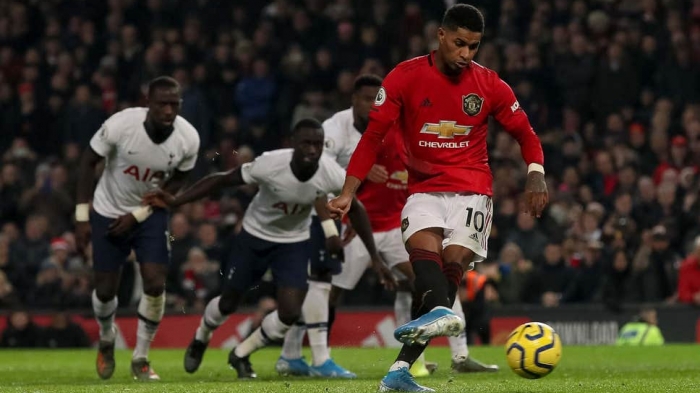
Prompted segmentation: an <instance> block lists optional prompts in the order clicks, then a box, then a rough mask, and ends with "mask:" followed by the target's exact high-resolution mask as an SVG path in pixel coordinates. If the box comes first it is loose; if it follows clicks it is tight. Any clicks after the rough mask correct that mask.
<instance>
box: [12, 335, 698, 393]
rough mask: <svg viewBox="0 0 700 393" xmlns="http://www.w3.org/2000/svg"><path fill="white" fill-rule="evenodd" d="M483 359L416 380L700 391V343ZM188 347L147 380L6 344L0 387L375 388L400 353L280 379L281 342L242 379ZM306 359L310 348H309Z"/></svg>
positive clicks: (538, 390) (366, 355)
mask: <svg viewBox="0 0 700 393" xmlns="http://www.w3.org/2000/svg"><path fill="white" fill-rule="evenodd" d="M471 351H472V354H473V355H474V356H475V357H477V358H478V359H480V360H483V361H486V362H494V363H497V364H498V365H500V366H501V371H499V372H498V373H495V374H458V375H456V374H452V373H451V372H450V370H449V350H448V349H447V348H429V349H428V351H427V353H426V355H427V358H428V360H431V361H437V362H438V363H439V364H440V367H439V369H438V371H437V372H436V373H435V375H433V376H431V377H429V378H422V379H419V382H420V383H422V384H424V385H426V386H428V387H432V388H434V389H435V390H436V391H437V392H454V393H457V392H459V393H467V392H469V393H472V392H473V393H482V392H483V393H486V392H489V393H491V392H504V393H505V392H508V393H526V392H532V393H547V392H552V393H564V392H567V393H568V392H576V393H579V392H581V393H583V392H601V393H602V392H605V393H608V392H654V393H659V392H674V393H676V392H693V391H695V392H697V391H700V347H698V346H696V345H683V346H680V345H672V346H665V347H659V348H616V347H564V350H563V355H562V361H561V363H560V364H559V367H558V368H557V369H556V370H554V372H553V373H552V374H551V375H549V376H547V377H546V378H544V379H540V380H526V379H522V378H520V377H518V376H517V375H515V374H514V373H513V372H511V371H510V369H507V366H506V364H505V354H504V350H503V348H501V347H474V348H472V349H471ZM183 353H184V351H183V350H156V351H152V352H151V361H152V364H153V366H154V368H155V370H156V371H157V372H158V373H159V375H160V376H161V378H162V381H160V382H152V383H142V382H135V381H133V380H131V378H130V376H129V360H130V352H128V351H120V352H118V353H117V370H116V372H115V374H114V376H113V377H112V379H111V380H109V381H102V380H100V379H99V378H98V377H97V375H96V374H95V371H94V360H95V352H94V350H71V351H62V350H52V351H46V350H2V351H0V392H3V393H4V392H28V393H43V392H71V393H72V392H109V393H116V392H129V393H138V392H163V393H175V392H186V393H204V392H216V393H220V392H256V393H257V392H274V393H278V392H279V393H307V392H308V393H312V392H318V393H354V392H375V391H376V390H377V386H378V383H379V380H380V379H381V378H382V376H383V375H384V373H385V371H386V369H387V367H388V366H389V365H390V364H391V363H392V361H393V359H394V357H395V356H396V353H397V350H396V349H341V348H335V349H333V352H332V354H333V357H334V358H335V359H336V361H337V362H338V363H339V364H342V365H344V366H346V367H347V368H349V369H350V370H352V371H354V372H356V373H357V374H358V376H359V378H358V379H356V380H352V381H346V380H320V379H311V378H292V377H289V378H282V377H279V376H278V375H277V374H276V373H275V372H274V362H275V360H276V359H277V357H278V356H279V349H278V348H270V349H265V350H263V351H260V352H259V353H256V354H255V355H253V356H252V357H251V360H252V363H253V367H254V369H255V371H256V372H257V373H258V376H259V377H258V378H259V379H258V380H256V381H237V380H236V376H235V372H234V371H232V370H230V369H229V368H228V367H227V366H226V358H227V354H228V352H226V351H221V350H210V351H208V352H207V354H206V356H205V359H204V363H203V364H202V367H201V368H200V370H199V372H197V373H196V374H194V375H189V374H187V373H185V372H184V370H183V368H182V356H183ZM305 354H306V355H307V358H308V355H309V354H308V350H307V349H305Z"/></svg>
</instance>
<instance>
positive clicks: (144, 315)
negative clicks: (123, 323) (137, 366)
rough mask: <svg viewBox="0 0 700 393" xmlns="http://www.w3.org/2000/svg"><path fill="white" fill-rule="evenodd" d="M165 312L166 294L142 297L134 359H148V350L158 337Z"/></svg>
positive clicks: (144, 295)
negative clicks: (157, 333) (159, 326)
mask: <svg viewBox="0 0 700 393" xmlns="http://www.w3.org/2000/svg"><path fill="white" fill-rule="evenodd" d="M164 311H165V292H163V293H161V294H160V296H148V295H146V294H145V293H144V294H143V296H141V301H139V308H138V317H139V322H138V327H137V329H136V347H134V354H133V355H132V359H148V350H149V348H150V347H151V342H152V341H153V337H155V336H156V332H157V331H158V325H159V324H160V320H161V319H163V312H164Z"/></svg>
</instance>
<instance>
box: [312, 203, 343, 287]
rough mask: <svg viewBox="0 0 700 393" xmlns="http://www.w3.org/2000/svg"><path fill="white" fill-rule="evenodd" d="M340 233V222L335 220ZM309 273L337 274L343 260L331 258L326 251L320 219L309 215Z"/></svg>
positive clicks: (341, 267)
mask: <svg viewBox="0 0 700 393" xmlns="http://www.w3.org/2000/svg"><path fill="white" fill-rule="evenodd" d="M335 225H336V226H337V227H338V233H340V222H338V221H336V222H335ZM310 229H311V252H312V253H313V255H311V274H315V275H322V274H326V273H330V274H332V275H336V274H339V273H340V272H341V271H342V270H343V261H341V260H340V259H339V258H331V256H330V254H328V253H327V252H326V234H325V233H323V227H322V226H321V219H319V218H318V216H313V217H311V228H310Z"/></svg>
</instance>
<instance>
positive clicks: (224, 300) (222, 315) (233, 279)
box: [184, 229, 270, 378]
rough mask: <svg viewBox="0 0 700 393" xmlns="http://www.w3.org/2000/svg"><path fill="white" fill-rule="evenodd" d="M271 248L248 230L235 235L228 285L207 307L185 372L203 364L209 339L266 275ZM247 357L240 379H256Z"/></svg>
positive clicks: (185, 362)
mask: <svg viewBox="0 0 700 393" xmlns="http://www.w3.org/2000/svg"><path fill="white" fill-rule="evenodd" d="M269 247H270V243H269V242H266V241H264V240H261V239H258V238H256V237H254V236H252V235H251V234H249V233H248V232H246V230H245V229H244V230H242V231H241V233H240V234H239V235H238V236H237V237H236V238H235V240H234V244H233V248H232V250H231V254H230V257H229V260H228V262H227V265H226V269H225V270H224V272H225V276H224V284H223V289H222V292H221V295H219V296H217V297H215V298H213V299H212V300H210V301H209V303H208V304H207V306H206V308H205V309H204V315H202V319H201V320H200V323H199V327H198V328H197V331H196V332H195V335H194V338H193V339H192V341H191V342H190V345H189V346H188V347H187V350H186V351H185V360H184V366H185V371H187V372H188V373H194V372H195V371H197V370H198V369H199V365H200V364H201V363H202V359H203V358H204V353H205V352H206V349H207V346H208V345H209V341H210V340H211V337H212V335H213V334H214V331H215V330H216V329H217V328H218V327H219V326H221V325H222V324H223V323H224V322H226V320H227V319H228V316H229V315H231V314H232V313H234V312H235V311H236V309H237V308H238V305H239V304H240V301H241V299H242V297H243V294H244V293H245V292H246V290H247V289H248V288H249V287H250V286H251V285H252V284H253V283H254V282H255V281H256V280H255V279H256V278H259V277H262V275H263V274H264V272H265V270H266V269H267V260H265V259H264V258H260V257H259V256H258V253H260V255H264V254H265V251H266V250H267V249H268V248H269ZM246 360H247V359H244V360H243V361H241V362H239V364H240V365H241V370H238V369H237V371H239V377H240V378H255V373H254V372H253V371H252V368H251V367H250V362H247V363H246Z"/></svg>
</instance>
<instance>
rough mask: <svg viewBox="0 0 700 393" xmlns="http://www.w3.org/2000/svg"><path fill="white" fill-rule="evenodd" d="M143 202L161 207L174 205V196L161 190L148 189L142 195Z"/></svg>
mask: <svg viewBox="0 0 700 393" xmlns="http://www.w3.org/2000/svg"><path fill="white" fill-rule="evenodd" d="M143 203H144V204H145V205H148V206H153V207H160V208H163V209H167V208H171V207H175V196H173V195H172V194H170V193H168V192H165V191H163V190H160V189H158V190H155V191H149V192H147V193H146V195H144V196H143Z"/></svg>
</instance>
